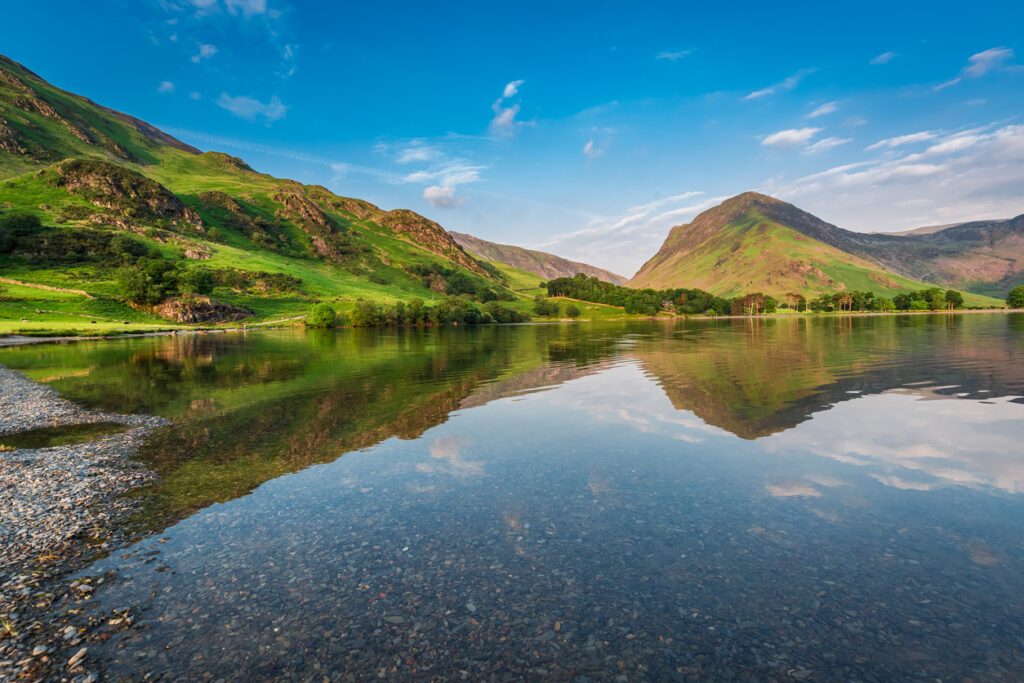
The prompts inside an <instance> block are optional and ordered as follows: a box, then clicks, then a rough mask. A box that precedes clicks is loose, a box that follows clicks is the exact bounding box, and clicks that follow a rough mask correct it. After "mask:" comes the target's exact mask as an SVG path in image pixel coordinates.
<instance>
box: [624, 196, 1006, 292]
mask: <svg viewBox="0 0 1024 683" xmlns="http://www.w3.org/2000/svg"><path fill="white" fill-rule="evenodd" d="M1021 263H1024V216H1020V217H1017V218H1015V219H1012V220H1008V221H979V222H975V223H963V224H957V225H954V226H950V227H946V228H945V229H942V230H939V231H935V232H928V233H917V234H901V235H886V234H881V233H858V232H852V231H849V230H844V229H842V228H839V227H836V226H835V225H832V224H830V223H827V222H825V221H823V220H821V219H820V218H818V217H817V216H814V215H812V214H809V213H807V212H806V211H803V210H801V209H799V208H797V207H795V206H793V205H792V204H788V203H786V202H783V201H780V200H778V199H774V198H772V197H767V196H765V195H762V194H758V193H756V192H746V193H744V194H741V195H739V196H737V197H733V198H732V199H729V200H727V201H725V202H723V203H722V204H720V205H719V206H717V207H714V208H713V209H710V210H708V211H705V212H704V213H702V214H700V215H699V216H697V217H696V218H695V219H694V220H693V221H692V222H691V223H688V224H685V225H680V226H677V227H675V228H673V229H672V231H671V232H670V233H669V236H668V238H667V239H666V240H665V243H664V244H663V245H662V247H661V249H660V250H659V251H658V253H657V254H656V255H655V256H654V257H653V258H652V259H651V260H650V261H648V262H647V263H646V264H644V266H643V267H642V268H641V269H640V271H638V272H637V274H636V275H634V276H633V279H632V280H630V283H629V284H630V285H631V286H637V287H656V288H662V287H670V286H684V285H685V286H697V287H701V288H704V289H707V290H708V291H711V292H714V293H716V294H719V295H735V294H739V293H742V292H745V291H755V290H761V291H764V292H766V293H769V294H784V293H786V292H787V291H793V292H799V293H803V294H818V293H823V292H828V293H832V292H838V291H844V290H854V289H859V290H873V291H875V292H880V293H882V294H883V295H888V296H891V295H892V294H896V293H900V292H905V291H908V290H910V289H920V288H922V287H924V286H926V285H925V284H924V283H930V284H934V285H940V286H944V287H956V288H959V289H964V290H967V291H971V292H975V293H978V294H984V295H989V296H995V297H997V298H999V297H1002V296H1004V295H1005V293H1006V291H1007V290H1009V289H1010V288H1012V287H1013V286H1014V285H1015V284H1017V283H1019V282H1020V281H1024V274H1022V271H1021V268H1024V266H1021V265H1018V264H1021Z"/></svg>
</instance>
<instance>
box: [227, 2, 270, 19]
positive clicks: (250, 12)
mask: <svg viewBox="0 0 1024 683" xmlns="http://www.w3.org/2000/svg"><path fill="white" fill-rule="evenodd" d="M224 4H225V5H226V6H227V9H228V12H230V13H231V14H242V16H246V17H251V16H255V15H257V14H266V13H267V0H224Z"/></svg>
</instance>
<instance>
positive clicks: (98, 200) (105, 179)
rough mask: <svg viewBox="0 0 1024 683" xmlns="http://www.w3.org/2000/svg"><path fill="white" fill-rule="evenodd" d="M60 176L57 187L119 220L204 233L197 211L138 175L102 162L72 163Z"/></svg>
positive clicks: (63, 165)
mask: <svg viewBox="0 0 1024 683" xmlns="http://www.w3.org/2000/svg"><path fill="white" fill-rule="evenodd" d="M56 172H57V177H56V179H55V180H54V184H55V185H57V186H58V187H63V188H65V189H66V190H67V191H68V192H70V193H72V194H76V195H79V196H82V197H85V198H86V199H87V200H88V201H89V202H90V203H91V204H93V206H97V207H99V208H102V209H107V210H108V211H110V212H111V213H113V214H114V215H116V216H120V217H122V218H126V219H129V220H130V221H133V222H134V221H147V220H148V221H158V222H169V223H170V224H171V225H177V226H181V227H185V228H191V229H194V230H200V231H201V230H203V220H202V218H200V216H199V214H198V213H197V212H196V211H195V210H194V209H192V208H190V207H188V206H186V205H185V203H184V202H182V201H181V200H180V199H179V198H178V197H177V196H176V195H175V194H174V193H173V192H171V191H170V190H168V189H167V188H166V187H164V186H163V185H161V184H160V183H158V182H156V181H155V180H150V179H149V178H147V177H145V176H144V175H142V174H140V173H136V172H135V171H131V170H129V169H126V168H124V167H122V166H118V165H117V164H114V163H111V162H108V161H101V160H98V159H71V160H69V161H65V162H62V163H60V164H58V165H57V166H56Z"/></svg>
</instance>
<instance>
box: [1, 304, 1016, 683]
mask: <svg viewBox="0 0 1024 683" xmlns="http://www.w3.org/2000/svg"><path fill="white" fill-rule="evenodd" d="M0 363H2V364H5V365H7V366H9V367H11V368H14V369H17V370H20V371H22V372H24V373H26V374H27V375H28V376H29V377H31V378H33V379H36V380H38V381H43V382H45V383H47V384H49V385H51V386H53V387H54V388H56V389H57V390H58V391H59V392H60V393H61V394H62V395H63V396H65V397H67V398H70V399H72V400H74V401H76V402H79V403H80V404H82V405H84V406H86V407H89V408H100V409H103V410H107V411H116V412H122V413H146V414H151V415H159V416H164V417H167V418H170V419H171V420H173V423H174V424H173V426H170V427H167V428H163V429H162V430H160V431H158V432H157V433H156V434H155V435H154V436H153V437H151V440H150V442H149V443H148V444H147V445H146V446H145V447H144V449H143V451H142V452H141V454H140V456H139V458H140V459H141V460H142V461H144V462H145V463H146V464H147V465H149V466H150V467H151V468H153V469H154V470H155V471H156V472H157V473H158V474H159V476H160V481H159V483H158V484H157V485H155V486H153V487H152V488H150V489H146V490H143V491H140V492H137V494H136V495H138V496H139V507H138V513H137V514H136V515H135V516H134V517H133V518H132V519H131V520H130V521H129V524H130V525H131V526H132V528H133V529H136V530H137V531H139V532H144V531H154V532H155V533H154V534H152V535H148V536H145V537H143V539H142V540H141V541H139V542H138V543H137V544H135V545H133V546H131V547H129V548H126V549H120V550H118V551H116V552H114V553H112V554H111V555H109V556H107V557H104V558H101V559H98V560H96V561H95V562H94V563H93V564H92V565H91V566H89V567H88V568H87V569H86V571H85V572H84V573H85V574H87V575H89V576H97V575H105V576H106V577H107V578H106V580H105V582H104V583H103V584H102V585H100V586H99V587H98V588H97V590H96V591H95V597H94V599H93V600H92V601H91V605H92V606H91V607H90V609H92V610H94V611H97V612H105V613H111V614H112V613H114V612H115V611H116V612H117V613H122V612H121V611H122V610H124V609H128V610H129V611H130V614H132V615H133V619H134V620H135V627H134V628H132V629H131V630H128V631H111V633H110V637H109V638H108V639H106V640H105V641H104V643H103V644H102V645H92V644H91V645H90V653H93V652H94V649H95V652H96V654H98V655H99V656H101V657H102V659H103V660H104V662H105V667H106V670H107V673H108V674H109V675H110V676H111V677H112V678H114V679H127V678H131V679H139V678H142V676H143V675H144V674H146V673H147V672H152V673H154V674H162V675H165V676H167V677H168V678H169V679H170V680H177V679H180V680H201V679H203V678H209V679H211V680H213V679H240V680H254V679H258V678H263V679H269V678H273V679H276V680H316V681H321V680H358V679H364V678H368V677H377V676H380V677H383V678H387V679H403V680H405V679H449V678H454V679H463V678H464V679H467V680H480V679H488V680H489V679H494V680H509V679H520V678H522V679H538V678H547V679H557V680H564V679H568V680H588V679H590V680H603V679H607V678H612V679H615V678H617V679H618V680H630V681H632V680H665V679H668V680H690V679H701V678H711V679H717V680H726V679H730V680H731V679H739V680H864V681H893V680H904V679H915V680H916V679H918V678H923V679H925V680H937V679H942V680H967V679H973V680H975V681H983V680H1004V681H1005V680H1021V679H1022V678H1024V544H1022V539H1024V495H1022V494H1024V445H1022V444H1024V398H1022V397H1024V316H1022V315H1002V314H978V315H949V316H946V315H934V316H883V317H853V318H850V317H839V316H837V317H827V318H826V317H823V318H807V319H801V320H786V319H762V320H718V321H715V320H688V321H685V322H676V323H671V322H668V323H663V322H646V323H643V322H641V323H637V322H634V323H608V324H565V325H562V324H550V325H514V326H489V327H481V328H470V329H467V328H447V329H441V330H438V329H385V330H377V329H356V330H339V331H336V332H334V331H309V332H305V331H302V330H279V331H273V330H268V331H259V332H255V331H250V332H247V333H242V332H239V333H222V334H205V335H178V336H168V337H151V338H137V339H124V340H115V341H100V342H89V341H82V342H76V343H72V344H67V345H46V346H32V347H17V348H8V349H0Z"/></svg>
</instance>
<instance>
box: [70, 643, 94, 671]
mask: <svg viewBox="0 0 1024 683" xmlns="http://www.w3.org/2000/svg"><path fill="white" fill-rule="evenodd" d="M88 651H89V648H87V647H83V648H82V649H81V650H79V651H78V652H76V653H75V654H74V656H72V657H71V659H69V660H68V668H69V669H73V668H75V667H76V666H78V663H79V662H81V661H82V660H83V659H84V658H85V655H86V653H87V652H88Z"/></svg>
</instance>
